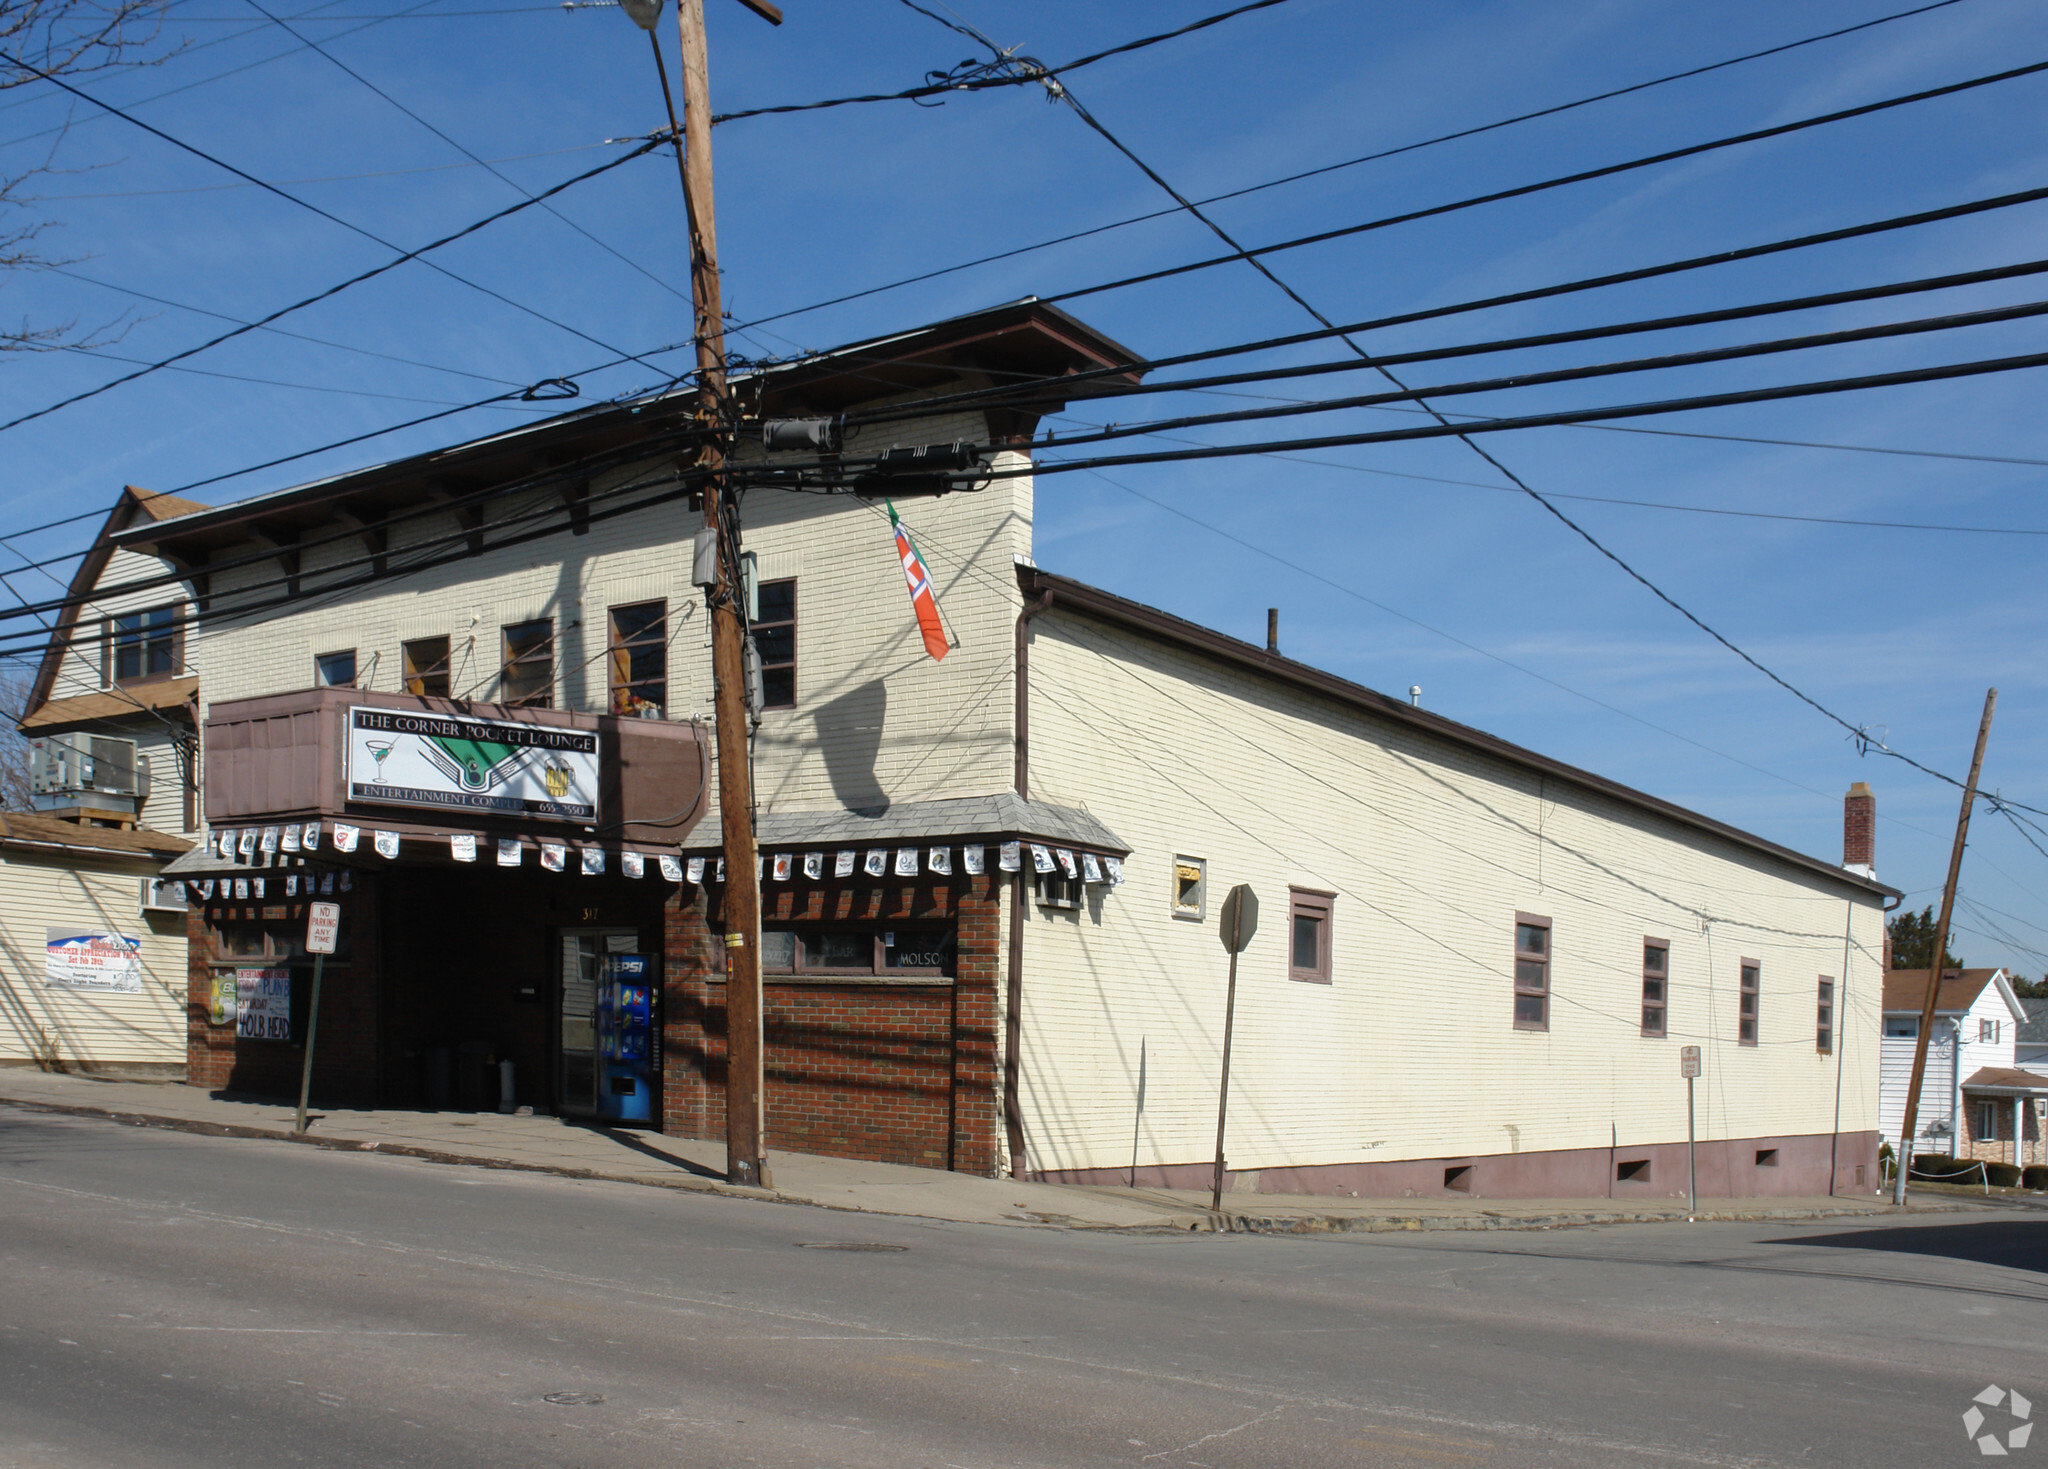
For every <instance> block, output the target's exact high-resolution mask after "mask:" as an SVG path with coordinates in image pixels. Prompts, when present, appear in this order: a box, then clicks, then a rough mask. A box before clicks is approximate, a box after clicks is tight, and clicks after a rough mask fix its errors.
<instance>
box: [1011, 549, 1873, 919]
mask: <svg viewBox="0 0 2048 1469" xmlns="http://www.w3.org/2000/svg"><path fill="white" fill-rule="evenodd" d="M1017 579H1018V581H1019V582H1020V583H1021V584H1022V586H1023V588H1024V593H1025V595H1026V596H1027V597H1030V598H1037V597H1041V596H1044V595H1046V594H1048V593H1050V594H1051V596H1052V604H1051V608H1050V610H1051V611H1054V612H1059V611H1062V610H1065V611H1070V612H1081V613H1085V614H1087V615H1089V616H1092V617H1097V618H1100V619H1102V620H1103V621H1105V622H1111V623H1115V624H1118V625H1119V626H1122V627H1125V628H1128V629H1130V630H1131V631H1133V632H1139V633H1143V634H1145V635H1146V636H1148V637H1152V638H1156V639H1158V640H1159V641H1161V642H1164V643H1167V644H1169V645H1171V646H1174V647H1177V648H1180V649H1181V650H1183V651H1185V652H1190V653H1194V654H1196V655H1198V656H1201V657H1205V658H1208V659H1210V660H1212V661H1214V662H1217V663H1221V664H1227V665H1230V666H1233V667H1236V668H1241V669H1246V670H1249V671H1251V672H1253V673H1257V674H1260V675H1263V676H1265V677H1267V678H1271V679H1274V680H1275V681H1277V682H1280V683H1284V684H1288V685H1291V686H1292V687H1294V688H1297V689H1300V690H1303V691H1305V692H1307V693H1311V694H1319V695H1321V696H1322V697H1324V698H1327V699H1331V700H1334V701H1335V702H1337V703H1339V704H1345V705H1349V706H1350V707H1351V708H1353V709H1356V710H1359V711H1360V712H1362V713H1366V714H1370V715H1372V716H1374V717H1376V718H1379V719H1383V720H1385V721H1387V722H1388V723H1391V724H1393V725H1394V726H1395V727H1396V728H1401V729H1407V730H1412V731H1414V732H1415V733H1417V734H1420V735H1424V736H1427V737H1428V738H1430V739H1433V740H1436V741H1440V742H1442V743H1445V744H1451V745H1456V746H1459V747H1460V748H1462V749H1465V750H1469V751H1471V752H1472V753H1474V754H1477V755H1481V756H1484V757H1486V758H1488V759H1492V760H1498V761H1500V762H1501V763H1502V764H1505V765H1508V766H1511V767H1513V768H1516V769H1520V770H1525V771H1528V772H1530V773H1531V774H1535V775H1541V776H1543V777H1545V778H1546V779H1548V780H1554V781H1558V782H1561V783H1563V784H1565V785H1569V786H1576V787H1578V788H1579V789H1581V790H1584V791H1589V792H1592V793H1593V794H1595V795H1599V796H1604V797H1606V798H1607V799H1609V800H1612V801H1617V802H1620V803H1621V804H1623V805H1625V806H1629V807H1632V808H1634V809H1636V810H1638V811H1643V812H1646V813H1648V814H1650V815H1653V816H1656V817H1658V818H1660V819H1662V820H1665V821H1670V822H1674V823H1676V824H1678V825H1680V826H1685V827H1689V828H1691V829H1693V830H1694V831H1697V832H1700V833H1702V834H1703V835H1706V836H1711V837H1715V838H1717V839H1719V840H1721V841H1725V842H1729V843H1731V844H1733V845H1735V846H1738V847H1742V848H1745V849H1746V850H1748V851H1751V852H1755V853H1757V854H1758V855H1761V856H1765V857H1769V858H1772V859H1773V860H1775V861H1779V862H1783V863H1786V864H1788V865H1789V866H1792V867H1796V868H1798V869H1799V870H1800V871H1801V872H1804V873H1806V874H1808V875H1810V876H1814V877H1820V878H1824V879H1826V880H1828V881H1830V882H1834V883H1838V884H1840V885H1841V886H1842V887H1845V888H1848V889H1850V890H1852V891H1854V892H1856V893H1858V894H1860V895H1863V896H1866V897H1872V898H1876V897H1887V898H1896V897H1899V896H1900V894H1899V892H1898V890H1897V889H1895V888H1889V887H1886V886H1885V885H1884V884H1883V883H1881V882H1878V881H1876V880H1875V879H1873V878H1870V877H1867V876H1865V875H1863V874H1862V873H1861V872H1858V871H1855V870H1853V869H1851V868H1846V867H1837V866H1835V865H1834V864H1833V863H1831V862H1823V861H1821V860H1820V859H1819V858H1817V857H1809V856H1807V855H1806V854H1805V853H1804V852H1795V851H1793V850H1792V848H1790V847H1782V846H1779V845H1778V843H1776V842H1773V841H1770V840H1768V839H1766V838H1764V837H1760V836H1757V835H1755V834H1754V833H1751V832H1746V831H1743V830H1742V829H1741V828H1740V827H1734V826H1729V825H1728V824H1726V823H1725V822H1720V821H1716V820H1714V818H1713V817H1711V816H1702V815H1701V814H1700V813H1699V812H1697V811H1689V810H1687V809H1686V808H1685V807H1683V806H1679V805H1675V804H1673V803H1672V802H1670V801H1666V800H1663V799H1662V798H1660V797H1657V796H1652V795H1649V794H1647V793H1645V792H1643V791H1639V790H1635V789H1633V788H1632V787H1629V786H1625V785H1622V784H1621V783H1620V782H1619V781H1612V780H1609V779H1607V778H1606V777H1605V776H1601V775H1594V774H1593V773H1592V772H1591V771H1587V770H1580V769H1579V768H1578V767H1576V766H1572V765H1567V764H1565V763H1564V762H1563V761H1561V760H1553V759H1551V758H1550V757H1549V756H1548V755H1539V754H1537V753H1536V752H1535V751H1534V750H1527V749H1524V748H1523V747H1522V746H1520V745H1516V744H1511V743H1509V742H1508V741H1506V740H1504V739H1501V738H1499V737H1498V736H1496V735H1490V734H1488V733H1486V732H1485V731H1484V730H1478V729H1474V728H1472V727H1471V726H1470V725H1467V724H1460V723H1458V722H1457V721H1456V720H1454V719H1446V718H1444V717H1443V716H1442V715H1441V714H1433V713H1431V712H1430V711H1429V710H1427V709H1422V708H1418V707H1417V706H1415V705H1413V704H1410V703H1408V702H1406V701H1405V700H1401V699H1395V698H1391V697H1389V696H1388V695H1386V694H1383V693H1380V692H1379V691H1378V690H1377V689H1371V688H1367V687H1366V686H1365V685H1364V684H1358V683H1353V682H1352V681H1351V680H1349V679H1346V678H1339V677H1338V676H1337V675H1336V674H1334V673H1326V672H1324V671H1323V670H1322V669H1320V668H1315V667H1312V666H1310V665H1309V664H1306V663H1297V662H1296V661H1295V660H1294V659H1292V658H1287V657H1283V656H1282V655H1281V654H1279V653H1272V652H1268V651H1267V650H1266V649H1264V648H1261V647H1258V646H1257V645H1255V644H1252V643H1247V642H1241V641H1240V640H1238V639H1237V638H1233V637H1231V636H1229V635H1228V634H1225V633H1220V632H1216V631H1215V630H1213V629H1211V628H1206V627H1203V626H1201V625H1200V624H1199V623H1193V622H1189V621H1187V620H1186V619H1184V618H1180V617H1175V616H1174V615H1173V614H1172V613H1170V612H1162V611H1160V610H1159V609H1158V608H1156V607H1147V606H1145V605H1144V604H1143V603H1142V602H1133V601H1131V600H1130V599H1129V598H1127V597H1119V596H1117V595H1116V594H1115V593H1113V592H1105V591H1103V590H1102V589H1101V588H1099V587H1092V586H1089V585H1088V584H1087V583H1085V582H1078V581H1074V580H1072V579H1071V578H1069V577H1064V576H1055V575H1053V574H1052V573H1051V572H1047V571H1041V570H1039V569H1038V568H1037V567H1035V566H1025V565H1019V566H1018V568H1017Z"/></svg>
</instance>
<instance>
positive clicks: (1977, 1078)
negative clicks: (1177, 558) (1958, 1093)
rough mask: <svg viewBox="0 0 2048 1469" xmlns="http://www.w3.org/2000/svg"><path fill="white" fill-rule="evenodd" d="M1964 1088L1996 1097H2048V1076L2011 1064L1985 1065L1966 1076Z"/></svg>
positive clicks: (1967, 1090)
mask: <svg viewBox="0 0 2048 1469" xmlns="http://www.w3.org/2000/svg"><path fill="white" fill-rule="evenodd" d="M1963 1090H1964V1091H1966V1092H1978V1093H1983V1094H1989V1095H1991V1096H1994V1097H2048V1076H2040V1075H2036V1074H2035V1073H2034V1072H2032V1071H2016V1070H2014V1069H2013V1068H2012V1067H2010V1066H1984V1067H1980V1068H1979V1069H1978V1070H1976V1071H1973V1072H1971V1073H1970V1074H1969V1076H1967V1077H1965V1078H1964V1080H1963Z"/></svg>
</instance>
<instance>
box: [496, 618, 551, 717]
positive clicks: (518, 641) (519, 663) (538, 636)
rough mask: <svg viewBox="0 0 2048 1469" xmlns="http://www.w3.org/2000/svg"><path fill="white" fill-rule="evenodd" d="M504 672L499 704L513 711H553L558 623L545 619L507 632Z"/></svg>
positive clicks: (499, 689) (518, 625) (521, 624)
mask: <svg viewBox="0 0 2048 1469" xmlns="http://www.w3.org/2000/svg"><path fill="white" fill-rule="evenodd" d="M504 637H505V664H504V672H503V674H502V675H501V677H500V678H499V680H498V702H499V703H501V704H509V705H511V706H513V707H514V708H522V707H523V708H528V709H551V708H553V707H554V703H555V624H554V620H553V619H552V618H547V617H542V618H539V619H537V620H535V621H533V622H518V623H514V624H513V625H512V626H510V627H508V628H506V629H505V633H504Z"/></svg>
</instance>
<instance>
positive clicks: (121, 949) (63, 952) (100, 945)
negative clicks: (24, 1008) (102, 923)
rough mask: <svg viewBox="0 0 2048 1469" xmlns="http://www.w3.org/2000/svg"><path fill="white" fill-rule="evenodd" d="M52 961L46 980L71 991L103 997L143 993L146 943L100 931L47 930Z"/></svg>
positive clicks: (48, 966)
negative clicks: (101, 995)
mask: <svg viewBox="0 0 2048 1469" xmlns="http://www.w3.org/2000/svg"><path fill="white" fill-rule="evenodd" d="M43 932H44V934H45V936H46V938H47V941H48V949H47V955H48V957H47V958H46V959H45V960H44V966H45V967H44V970H43V978H44V981H45V982H46V983H48V984H52V985H55V986H57V987H58V988H59V989H67V990H98V991H100V992H101V993H103V994H118V995H139V994H141V993H142V940H141V939H136V938H130V937H128V935H126V934H124V933H104V932H101V931H99V930H97V929H79V928H48V929H45V930H43Z"/></svg>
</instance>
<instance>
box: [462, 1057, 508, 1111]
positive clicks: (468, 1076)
mask: <svg viewBox="0 0 2048 1469" xmlns="http://www.w3.org/2000/svg"><path fill="white" fill-rule="evenodd" d="M455 1109H456V1110H457V1111H458V1112H495V1111H496V1110H497V1109H498V1048H497V1047H496V1046H494V1045H492V1044H491V1043H490V1042H489V1041H464V1042H463V1043H462V1044H461V1045H459V1046H457V1047H456V1048H455Z"/></svg>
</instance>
